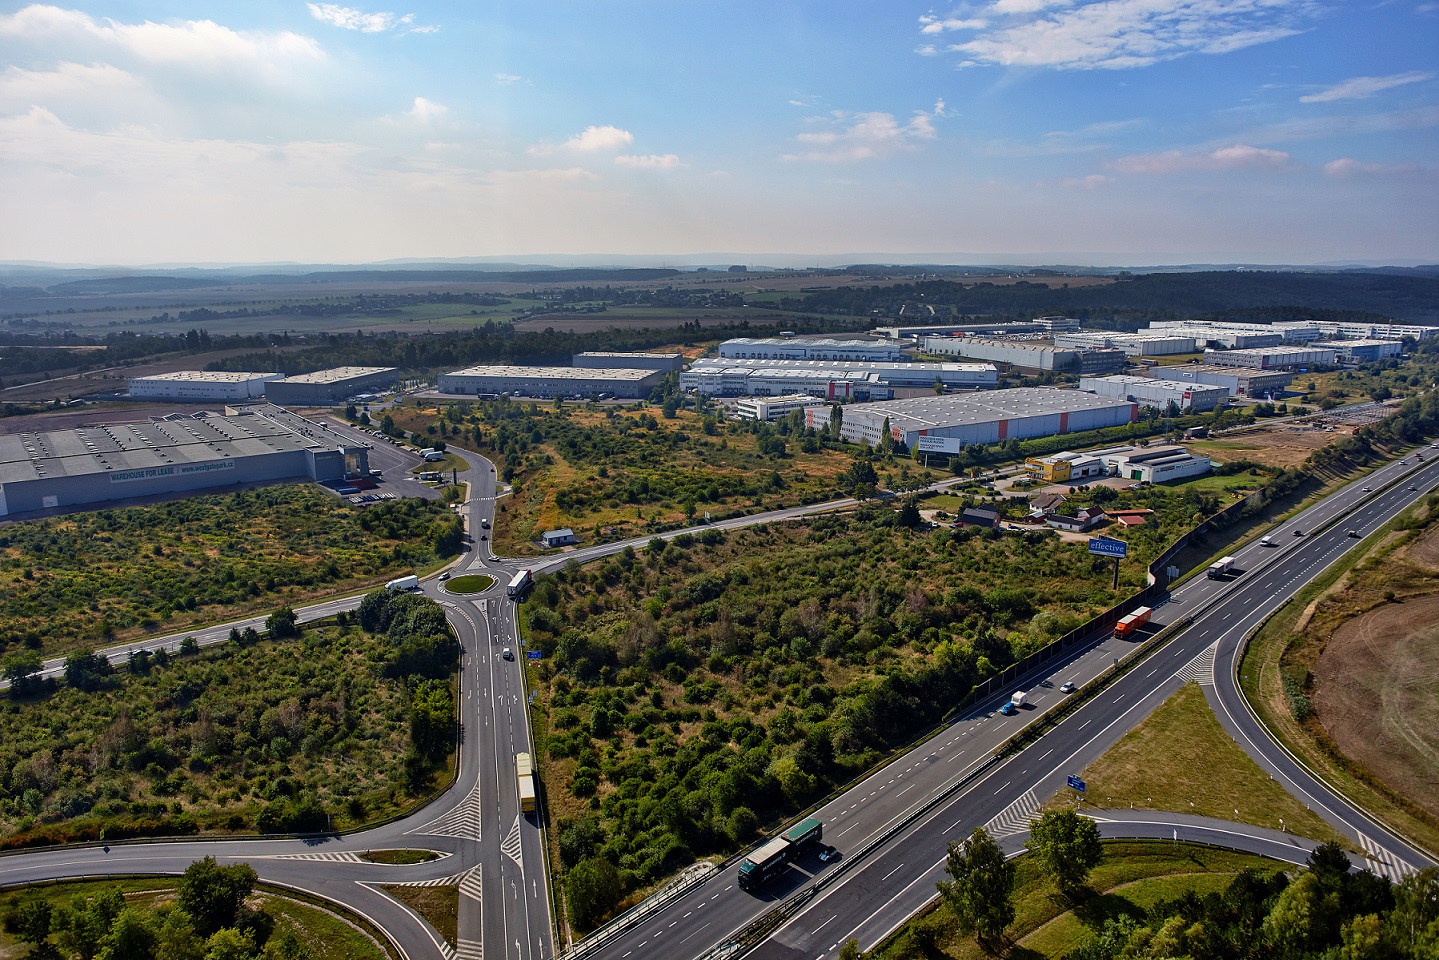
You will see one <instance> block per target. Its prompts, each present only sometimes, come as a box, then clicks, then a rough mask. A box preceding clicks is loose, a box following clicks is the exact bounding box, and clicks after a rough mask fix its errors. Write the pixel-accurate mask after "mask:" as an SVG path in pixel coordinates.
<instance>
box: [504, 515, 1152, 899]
mask: <svg viewBox="0 0 1439 960" xmlns="http://www.w3.org/2000/svg"><path fill="white" fill-rule="evenodd" d="M900 515H901V514H900V513H899V512H897V511H895V510H894V509H893V508H891V507H888V506H877V505H872V506H869V507H866V508H862V509H861V510H859V511H858V512H856V513H854V514H851V515H840V516H827V517H821V518H815V519H811V520H808V521H804V522H797V523H793V524H784V525H771V526H766V527H757V528H752V529H746V530H741V531H733V532H723V533H722V532H721V531H718V530H709V531H705V532H704V533H703V534H701V535H700V536H697V537H692V536H682V537H680V538H678V539H676V540H675V541H674V542H672V543H670V544H665V543H663V542H662V541H658V540H656V541H653V542H652V543H651V544H650V546H649V547H648V548H646V549H644V550H641V551H635V550H627V551H624V552H622V553H621V554H618V555H617V556H615V557H613V558H611V559H610V560H608V561H605V562H603V563H602V564H594V565H589V566H585V567H577V568H575V569H571V570H565V571H562V572H560V573H558V574H556V575H553V576H546V577H540V578H539V580H538V582H537V584H536V586H535V589H534V591H533V593H532V595H531V596H530V598H529V599H527V600H526V602H525V603H524V605H523V607H522V616H523V622H524V628H525V630H526V638H527V643H528V644H529V645H530V647H531V648H535V649H539V650H541V651H543V653H544V656H545V659H544V660H542V661H541V662H540V666H539V667H538V669H536V670H535V671H534V673H532V678H533V681H534V683H533V685H534V686H536V687H538V688H539V690H540V695H539V697H538V698H537V702H536V725H537V729H538V733H537V749H538V751H539V755H540V757H541V769H542V771H543V775H544V781H545V786H546V796H547V808H548V809H549V811H550V812H551V815H552V817H553V818H554V826H555V828H556V829H555V836H556V837H557V840H558V851H557V852H558V861H559V863H560V864H561V865H562V868H563V869H564V870H565V871H566V872H567V873H572V872H573V871H574V870H575V869H576V868H577V867H578V866H580V865H581V864H582V863H583V862H584V861H592V862H593V861H597V860H603V861H604V862H605V863H606V864H607V865H608V869H612V870H615V871H617V876H618V877H619V881H618V883H619V886H620V887H621V888H622V891H623V892H630V891H636V890H641V889H643V888H645V887H646V886H648V885H649V884H651V883H653V882H655V881H656V880H658V879H659V878H661V877H663V876H665V875H667V874H668V873H669V872H670V871H672V870H674V869H676V868H677V867H679V866H683V865H686V864H688V863H689V862H691V861H692V860H694V859H695V858H696V857H699V856H705V855H711V854H724V853H728V852H729V851H731V850H734V849H736V848H738V847H740V846H742V845H744V844H745V843H746V842H747V841H749V840H750V839H751V838H752V837H753V836H754V835H755V833H756V831H757V830H759V829H760V828H761V827H765V826H768V825H772V824H774V823H777V822H778V821H780V820H781V819H782V818H784V817H785V816H787V815H789V814H792V813H794V812H796V811H798V810H799V809H802V808H803V807H804V806H805V805H806V804H807V803H808V802H810V801H813V800H815V799H818V798H820V797H822V796H824V795H825V794H826V793H827V792H829V790H831V789H832V788H833V787H835V786H837V785H838V784H840V783H843V782H846V781H847V780H849V779H850V778H852V777H853V776H855V775H856V774H858V773H860V772H861V771H863V770H865V769H868V768H869V767H871V766H872V765H873V764H874V763H875V762H877V761H878V760H879V759H881V758H882V757H883V756H885V755H886V754H887V753H889V752H890V751H892V750H894V749H895V748H897V747H900V746H902V745H903V744H905V743H907V742H908V741H909V739H910V738H912V737H913V736H915V735H916V734H917V733H919V732H920V731H921V730H923V729H925V728H927V727H928V726H929V725H932V724H934V723H936V722H938V721H939V720H940V719H941V717H942V716H943V714H944V712H945V711H946V710H947V709H949V707H951V706H953V705H954V704H956V703H958V702H960V701H961V700H962V699H963V697H964V696H965V695H966V694H967V693H968V692H969V690H970V688H971V687H972V685H973V684H974V683H975V682H976V681H978V680H980V679H982V678H983V677H985V676H987V675H988V674H990V673H991V672H994V671H996V670H999V669H1001V668H1003V667H1004V666H1006V665H1008V664H1009V663H1011V662H1013V661H1014V659H1015V658H1017V657H1019V656H1022V655H1024V654H1025V653H1027V652H1028V651H1030V650H1032V649H1034V648H1035V647H1037V646H1039V645H1041V644H1043V643H1046V642H1048V641H1050V640H1052V639H1054V638H1055V637H1058V636H1060V635H1062V634H1063V633H1065V632H1066V631H1068V630H1070V629H1072V628H1073V627H1074V626H1076V625H1078V624H1079V623H1080V622H1082V621H1083V620H1085V619H1087V618H1088V617H1089V616H1091V615H1093V614H1094V613H1096V612H1098V611H1099V610H1102V609H1105V608H1107V607H1109V606H1110V605H1112V604H1113V603H1114V602H1115V600H1116V598H1117V597H1118V596H1119V595H1121V594H1127V593H1129V592H1132V591H1133V589H1135V587H1136V586H1137V584H1138V582H1139V580H1138V579H1136V578H1140V577H1141V574H1140V573H1139V572H1138V570H1136V571H1133V572H1128V573H1126V578H1125V581H1124V582H1123V583H1122V584H1121V590H1120V592H1119V593H1115V592H1112V591H1111V590H1110V587H1109V577H1110V568H1109V566H1108V565H1107V563H1105V562H1104V561H1096V560H1094V559H1093V558H1091V557H1089V556H1088V554H1087V553H1086V552H1085V548H1084V547H1083V546H1082V545H1078V544H1063V543H1060V542H1059V540H1058V539H1057V538H1055V537H1054V536H1052V535H1051V534H1047V533H1040V532H1034V533H1029V534H1023V535H1020V534H1006V535H1003V536H1000V535H998V534H994V535H990V534H986V533H983V532H981V531H978V530H976V529H973V528H971V529H966V530H960V531H950V530H947V529H946V530H929V529H910V528H906V527H901V526H898V525H897V524H898V518H899V517H900ZM1130 580H1133V582H1130ZM586 869H591V868H586ZM622 891H621V890H616V891H615V892H616V894H619V893H620V892H622ZM614 905H615V904H614V903H613V902H611V903H610V904H608V905H607V906H614ZM600 913H603V911H600ZM592 919H597V917H594V918H592ZM581 925H582V926H583V925H585V924H583V923H582V924H581Z"/></svg>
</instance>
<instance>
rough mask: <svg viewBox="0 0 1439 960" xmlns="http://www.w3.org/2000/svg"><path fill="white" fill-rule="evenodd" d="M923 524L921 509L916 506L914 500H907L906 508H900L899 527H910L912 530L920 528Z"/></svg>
mask: <svg viewBox="0 0 1439 960" xmlns="http://www.w3.org/2000/svg"><path fill="white" fill-rule="evenodd" d="M922 522H923V520H922V519H921V518H920V515H919V507H918V506H917V505H916V504H915V502H914V500H913V498H911V499H909V500H906V501H905V502H904V506H902V507H900V508H899V525H900V526H901V527H909V528H910V529H911V530H912V529H914V528H916V527H918V526H919V525H920V524H921V523H922Z"/></svg>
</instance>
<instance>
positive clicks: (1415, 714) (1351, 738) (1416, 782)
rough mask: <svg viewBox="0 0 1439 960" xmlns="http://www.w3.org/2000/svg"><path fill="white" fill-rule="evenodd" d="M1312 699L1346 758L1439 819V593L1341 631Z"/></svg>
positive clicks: (1372, 614) (1320, 667)
mask: <svg viewBox="0 0 1439 960" xmlns="http://www.w3.org/2000/svg"><path fill="white" fill-rule="evenodd" d="M1426 539H1430V538H1426ZM1416 546H1417V544H1416ZM1411 555H1412V551H1411ZM1415 559H1418V558H1417V557H1416V558H1415ZM1313 700H1314V706H1315V709H1316V712H1317V713H1318V716H1319V719H1320V721H1321V722H1322V723H1323V724H1324V728H1325V730H1327V731H1328V733H1329V736H1330V737H1332V738H1333V740H1334V742H1335V743H1336V744H1337V745H1338V747H1339V749H1340V750H1342V751H1343V752H1344V754H1345V755H1346V756H1348V757H1350V758H1351V759H1353V760H1354V761H1356V762H1357V763H1359V764H1361V765H1362V766H1364V767H1365V768H1366V769H1368V770H1369V771H1370V772H1371V773H1373V774H1374V776H1376V777H1377V778H1378V779H1380V780H1381V781H1383V782H1384V783H1385V784H1387V785H1388V786H1389V787H1390V788H1391V789H1393V790H1394V791H1396V792H1397V793H1399V794H1401V795H1403V796H1405V797H1408V798H1409V799H1410V800H1412V801H1413V802H1415V803H1416V804H1418V805H1419V806H1421V807H1423V808H1424V809H1425V810H1427V811H1429V813H1430V814H1431V815H1433V816H1436V817H1439V595H1435V596H1427V597H1413V598H1410V599H1408V600H1406V601H1404V602H1403V603H1391V604H1386V605H1384V606H1382V607H1379V608H1378V609H1375V610H1371V611H1369V612H1368V613H1366V614H1364V615H1362V616H1359V617H1356V618H1354V619H1353V620H1350V621H1349V622H1347V623H1345V624H1344V625H1343V626H1341V627H1340V628H1339V629H1338V630H1337V631H1335V633H1334V636H1333V638H1332V639H1330V641H1329V642H1328V643H1327V644H1326V645H1325V647H1324V652H1323V653H1322V654H1320V656H1319V662H1318V663H1317V664H1315V667H1314V697H1313Z"/></svg>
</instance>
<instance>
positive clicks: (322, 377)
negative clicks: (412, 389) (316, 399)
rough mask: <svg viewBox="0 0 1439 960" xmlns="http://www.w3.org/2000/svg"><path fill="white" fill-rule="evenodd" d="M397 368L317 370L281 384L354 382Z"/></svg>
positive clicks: (282, 381)
mask: <svg viewBox="0 0 1439 960" xmlns="http://www.w3.org/2000/svg"><path fill="white" fill-rule="evenodd" d="M395 369H396V368H395V367H332V368H330V369H329V370H316V371H315V372H314V373H301V374H297V375H295V376H293V377H286V378H285V379H283V380H281V381H279V382H280V383H339V382H341V381H344V380H354V379H355V378H357V377H369V376H374V375H375V374H377V373H391V372H393V371H394V370H395Z"/></svg>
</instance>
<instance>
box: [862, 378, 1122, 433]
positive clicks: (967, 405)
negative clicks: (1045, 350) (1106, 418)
mask: <svg viewBox="0 0 1439 960" xmlns="http://www.w3.org/2000/svg"><path fill="white" fill-rule="evenodd" d="M1117 406H1124V407H1129V406H1130V403H1129V401H1128V400H1112V399H1109V398H1107V397H1096V396H1095V395H1094V394H1092V393H1084V392H1082V391H1079V390H1056V389H1054V388H1051V387H1015V388H1014V389H1012V390H991V391H988V392H986V393H964V394H945V395H943V396H933V397H912V398H910V399H907V400H878V401H875V402H874V403H857V404H855V405H853V406H850V407H846V408H845V416H846V417H848V416H851V415H852V414H855V413H868V414H871V415H873V416H880V417H889V418H890V424H891V426H899V423H898V421H899V420H901V419H903V420H905V421H907V424H906V426H908V428H909V429H911V430H914V429H919V430H924V429H931V428H938V427H954V426H962V425H964V424H970V423H988V422H990V421H993V420H1009V419H1014V418H1017V417H1039V416H1046V415H1049V414H1056V413H1074V412H1076V411H1080V410H1104V409H1109V408H1113V407H1117Z"/></svg>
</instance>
